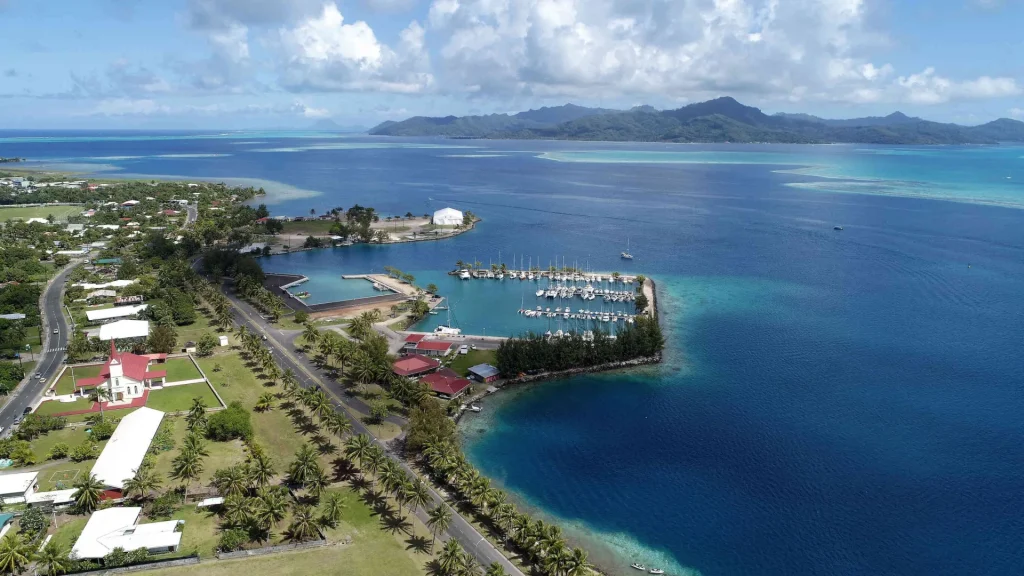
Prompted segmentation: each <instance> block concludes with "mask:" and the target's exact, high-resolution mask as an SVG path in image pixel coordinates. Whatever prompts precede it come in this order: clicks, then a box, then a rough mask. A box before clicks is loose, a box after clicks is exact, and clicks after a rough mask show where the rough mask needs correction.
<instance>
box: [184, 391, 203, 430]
mask: <svg viewBox="0 0 1024 576" xmlns="http://www.w3.org/2000/svg"><path fill="white" fill-rule="evenodd" d="M185 423H186V425H187V426H188V429H189V431H194V430H203V429H205V428H206V424H207V418H206V404H205V403H204V402H203V399H202V398H200V397H198V396H196V397H195V398H193V399H192V406H191V407H190V408H189V409H188V415H187V416H185Z"/></svg>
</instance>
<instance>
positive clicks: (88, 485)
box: [71, 474, 105, 514]
mask: <svg viewBox="0 0 1024 576" xmlns="http://www.w3.org/2000/svg"><path fill="white" fill-rule="evenodd" d="M73 486H74V488H75V493H74V494H73V495H72V496H71V497H72V498H74V500H75V506H77V507H78V510H80V511H81V512H82V513H83V514H92V512H93V510H96V508H97V507H99V505H100V495H101V494H102V493H103V489H104V488H105V486H104V485H103V484H102V483H101V482H100V481H99V479H98V478H96V475H95V474H89V475H87V476H82V477H80V478H79V479H78V480H76V481H75V483H74V485H73Z"/></svg>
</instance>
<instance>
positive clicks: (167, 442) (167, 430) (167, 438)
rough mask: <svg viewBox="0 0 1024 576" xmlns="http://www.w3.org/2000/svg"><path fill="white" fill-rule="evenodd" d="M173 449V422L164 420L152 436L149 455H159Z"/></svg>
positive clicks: (167, 419)
mask: <svg viewBox="0 0 1024 576" xmlns="http://www.w3.org/2000/svg"><path fill="white" fill-rule="evenodd" d="M173 449H174V421H173V420H171V419H170V418H164V421H163V422H161V423H160V428H159V429H157V431H156V435H154V436H153V442H152V443H150V445H149V453H150V454H159V453H161V452H167V451H169V450H173Z"/></svg>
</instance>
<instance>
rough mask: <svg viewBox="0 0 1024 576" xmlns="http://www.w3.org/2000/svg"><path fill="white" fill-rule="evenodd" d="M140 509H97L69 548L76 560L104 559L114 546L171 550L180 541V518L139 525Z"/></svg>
mask: <svg viewBox="0 0 1024 576" xmlns="http://www.w3.org/2000/svg"><path fill="white" fill-rule="evenodd" d="M141 513H142V508H107V509H106V510H97V511H96V512H93V514H92V516H90V517H89V522H88V523H87V524H86V525H85V528H84V529H83V530H82V534H81V536H79V537H78V540H76V541H75V546H74V548H72V549H71V557H72V558H75V559H78V560H88V559H97V558H103V557H104V556H106V555H107V554H110V552H111V551H112V550H113V549H114V548H121V549H122V550H125V551H128V552H130V551H133V550H138V549H139V548H145V549H146V550H147V551H148V552H149V553H150V554H166V553H168V552H174V551H175V550H177V549H178V546H179V545H180V544H181V532H180V531H179V530H178V527H179V526H180V525H183V524H184V522H183V521H179V520H169V521H167V522H153V523H152V524H139V515H140V514H141Z"/></svg>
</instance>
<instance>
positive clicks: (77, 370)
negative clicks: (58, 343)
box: [57, 364, 103, 395]
mask: <svg viewBox="0 0 1024 576" xmlns="http://www.w3.org/2000/svg"><path fill="white" fill-rule="evenodd" d="M102 369H103V364H93V365H91V366H77V367H74V368H72V367H71V366H68V369H67V370H65V371H64V375H63V376H61V377H60V380H57V394H58V395H64V394H71V393H73V392H74V391H75V380H81V379H82V378H95V377H96V376H99V375H100V370H102ZM72 372H73V373H72ZM72 376H74V377H72Z"/></svg>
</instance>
